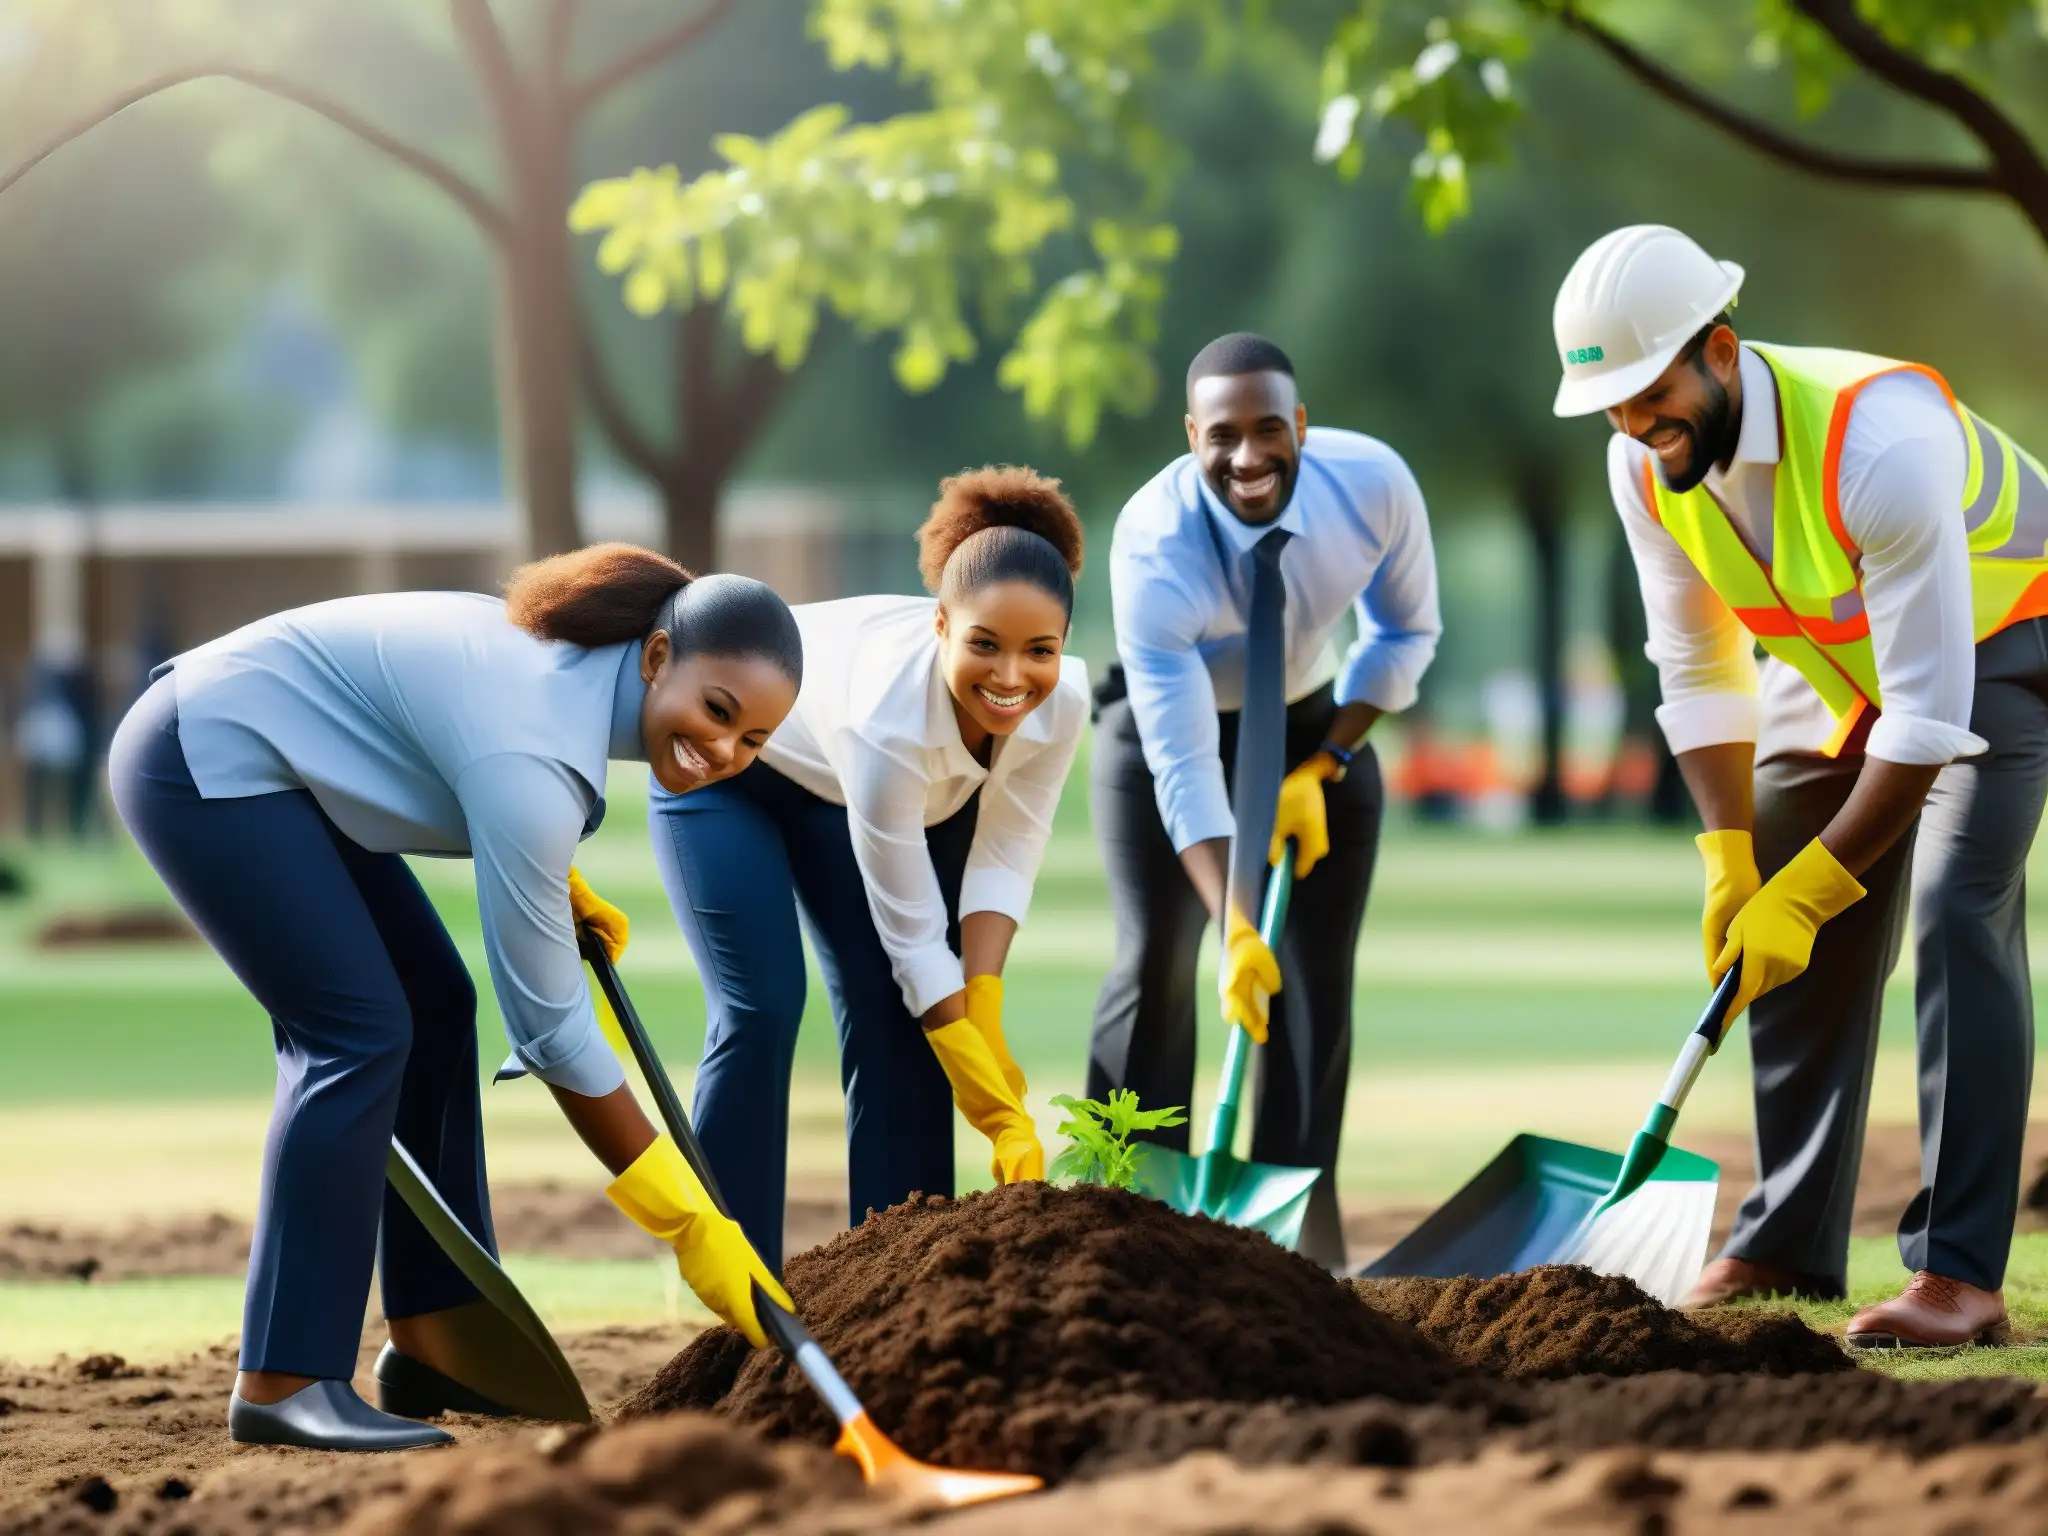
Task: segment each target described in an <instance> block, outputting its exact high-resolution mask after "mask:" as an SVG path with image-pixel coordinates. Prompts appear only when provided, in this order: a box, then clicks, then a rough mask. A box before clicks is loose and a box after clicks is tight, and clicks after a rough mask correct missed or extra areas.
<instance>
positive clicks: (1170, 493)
mask: <svg viewBox="0 0 2048 1536" xmlns="http://www.w3.org/2000/svg"><path fill="white" fill-rule="evenodd" d="M1187 432H1188V447H1189V450H1190V451H1189V452H1188V453H1187V454H1186V455H1184V456H1182V457H1181V458H1178V459H1176V460H1175V461H1174V462H1173V463H1171V464H1169V465H1168V466H1167V467H1166V468H1165V469H1163V470H1162V471H1160V473H1159V474H1158V475H1156V476H1154V477H1153V479H1152V480H1151V481H1150V482H1149V483H1148V484H1147V485H1145V486H1144V487H1143V488H1142V489H1141V490H1140V491H1139V492H1138V493H1137V494H1136V495H1135V496H1133V497H1132V498H1131V499H1130V501H1129V502H1127V503H1126V504H1125V506H1124V509H1123V512H1122V514H1121V515H1120V516H1119V517H1118V519H1117V524H1116V533H1115V536H1114V538H1113V540H1112V542H1111V546H1110V557H1109V558H1110V591H1111V597H1112V602H1113V605H1114V610H1115V618H1116V640H1117V655H1118V664H1117V665H1116V666H1115V667H1114V668H1112V669H1111V672H1110V675H1109V677H1108V678H1107V679H1106V680H1105V681H1104V683H1103V684H1102V685H1101V686H1100V687H1099V688H1098V690H1097V703H1098V706H1099V714H1098V720H1097V732H1096V744H1095V755H1094V761H1093V766H1092V769H1091V781H1092V782H1091V795H1092V803H1093V809H1094V821H1095V830H1096V836H1097V838H1098V840H1099V841H1100V843H1101V845H1102V852H1103V860H1104V864H1105V866H1106V867H1107V869H1108V873H1109V881H1110V893H1111V900H1112V903H1113V905H1114V909H1115V912H1116V923H1117V951H1116V959H1115V962H1114V964H1113V966H1112V969H1111V971H1110V974H1109V977H1108V980H1107V981H1106V982H1105V983H1104V985H1103V989H1102V995H1101V998H1100V1001H1099V1002H1098V1003H1097V1006H1096V1012H1095V1031H1094V1041H1093V1047H1092V1050H1091V1055H1090V1062H1089V1084H1088V1091H1089V1093H1090V1095H1091V1096H1093V1097H1096V1098H1100V1097H1102V1096H1103V1095H1104V1094H1105V1093H1107V1092H1109V1091H1111V1090H1113V1089H1118V1088H1131V1089H1135V1090H1136V1091H1137V1093H1138V1095H1139V1097H1140V1100H1141V1101H1142V1102H1143V1103H1145V1104H1147V1105H1153V1106H1159V1105H1168V1104H1186V1103H1188V1102H1190V1100H1191V1099H1192V1097H1193V1089H1194V1067H1195V1002H1196V989H1195V967H1196V960H1197V956H1198V952H1199V950H1200V947H1201V941H1202V933H1203V929H1204V926H1205V924H1206V923H1207V922H1208V921H1209V920H1210V919H1215V920H1216V921H1217V922H1218V923H1219V924H1221V923H1223V921H1224V894H1225V887H1226V883H1227V879H1228V871H1229V863H1230V846H1231V838H1232V835H1233V833H1234V831H1235V830H1236V826H1237V821H1236V817H1235V816H1234V815H1233V812H1232V806H1231V799H1230V789H1231V782H1232V777H1233V770H1232V767H1231V765H1232V764H1233V763H1234V760H1235V758H1236V754H1237V735H1238V722H1239V714H1240V711H1241V710H1243V708H1244V707H1245V705H1246V702H1247V701H1246V697H1245V693H1246V686H1247V676H1248V672H1249V673H1250V674H1251V675H1254V676H1256V675H1257V674H1258V672H1259V670H1260V668H1259V665H1258V663H1257V660H1256V659H1255V658H1252V659H1250V665H1249V666H1248V653H1250V652H1252V651H1254V650H1255V649H1256V647H1254V646H1251V645H1248V643H1247V639H1248V631H1249V630H1250V629H1251V628H1252V626H1253V622H1254V618H1255V614H1254V604H1253V602H1252V583H1253V575H1254V570H1253V568H1254V562H1255V558H1256V556H1255V552H1256V551H1263V552H1264V554H1265V556H1266V557H1268V558H1270V559H1274V560H1277V564H1278V572H1279V581H1278V586H1277V588H1276V589H1275V591H1274V595H1275V596H1276V597H1277V596H1279V594H1280V593H1281V592H1284V603H1283V604H1282V612H1281V614H1280V615H1277V616H1276V615H1270V614H1269V615H1267V616H1266V622H1269V623H1271V624H1272V625H1274V626H1275V627H1274V628H1273V629H1271V630H1270V631H1269V633H1271V634H1273V635H1274V636H1275V637H1276V640H1277V641H1278V642H1279V643H1280V645H1281V648H1282V655H1281V656H1280V657H1278V658H1274V659H1273V663H1272V665H1273V671H1272V672H1271V674H1270V675H1271V676H1276V677H1279V678H1281V679H1282V685H1281V686H1282V689H1283V691H1284V702H1285V709H1286V713H1285V720H1286V724H1285V738H1286V740H1285V765H1286V767H1287V768H1288V769H1289V770H1290V772H1289V773H1288V775H1287V778H1286V781H1285V783H1284V784H1283V786H1282V789H1281V793H1280V797H1279V805H1278V811H1277V823H1276V825H1275V845H1276V846H1277V845H1278V843H1279V842H1280V841H1281V840H1284V839H1285V838H1287V837H1290V836H1292V837H1294V838H1296V839H1297V841H1298V844H1299V848H1300V852H1299V855H1298V859H1297V871H1298V874H1299V876H1300V884H1299V887H1298V889H1297V891H1296V893H1295V899H1294V903H1293V908H1292V914H1291V916H1290V918H1289V920H1288V925H1287V929H1286V932H1285V934H1284V935H1283V937H1282V942H1281V945H1280V948H1279V953H1278V955H1277V957H1266V958H1264V959H1263V960H1261V959H1260V958H1259V956H1260V955H1263V946H1260V945H1259V944H1258V941H1257V938H1256V935H1249V936H1247V935H1243V934H1239V933H1229V934H1227V945H1226V954H1225V960H1224V973H1225V974H1224V977H1223V981H1224V987H1225V992H1226V999H1227V1001H1226V1008H1227V1009H1228V1008H1230V1007H1231V1004H1230V1003H1229V1001H1228V998H1229V997H1230V996H1231V995H1232V993H1233V990H1234V989H1235V990H1236V991H1239V992H1244V993H1258V994H1262V993H1263V992H1264V991H1270V990H1274V989H1272V988H1271V987H1270V985H1268V984H1267V981H1268V980H1269V979H1270V976H1271V975H1272V974H1273V973H1272V972H1270V971H1263V970H1260V969H1258V968H1259V967H1260V966H1261V965H1263V966H1267V967H1270V966H1271V965H1272V961H1273V959H1274V958H1277V960H1278V967H1277V975H1278V977H1279V980H1280V986H1279V988H1278V989H1277V995H1276V996H1274V997H1273V999H1272V1003H1271V1007H1270V1021H1269V1020H1268V1019H1267V1018H1266V1017H1265V1016H1264V1015H1265V1014H1266V1011H1267V1010H1266V1007H1265V1005H1264V1003H1263V1001H1262V999H1261V1000H1260V1001H1258V1002H1257V1003H1256V1005H1252V1004H1249V1003H1247V1004H1242V1005H1240V1006H1243V1007H1247V1008H1251V1007H1254V1006H1255V1011H1256V1013H1257V1015H1258V1016H1257V1017H1255V1018H1254V1017H1246V1019H1245V1022H1246V1023H1247V1027H1248V1028H1252V1030H1253V1034H1254V1037H1255V1038H1256V1037H1257V1035H1258V1034H1259V1033H1261V1032H1267V1034H1268V1038H1267V1047H1268V1048H1267V1049H1266V1050H1265V1051H1264V1052H1263V1053H1262V1055H1261V1059H1260V1066H1259V1073H1258V1081H1257V1085H1256V1089H1255V1093H1254V1106H1255V1120H1254V1125H1253V1135H1252V1157H1253V1158H1254V1159H1255V1160H1257V1161H1260V1162H1267V1163H1277V1164H1288V1165H1294V1166H1300V1167H1319V1168H1322V1169H1323V1170H1324V1177H1323V1179H1322V1180H1321V1181H1320V1182H1319V1183H1318V1184H1317V1186H1316V1189H1315V1192H1314V1194H1313V1195H1312V1197H1311V1200H1310V1204H1309V1211H1308V1216H1307V1220H1306V1222H1305V1224H1304V1226H1303V1230H1302V1237H1301V1244H1300V1246H1301V1249H1302V1251H1303V1252H1304V1253H1307V1254H1309V1255H1310V1256H1311V1257H1313V1258H1315V1259H1317V1260H1318V1261H1319V1262H1322V1263H1325V1264H1328V1265H1331V1266H1332V1267H1338V1266H1341V1265H1342V1263H1343V1261H1344V1238H1343V1230H1342V1224H1341V1221H1340V1219H1339V1215H1338V1209H1337V1197H1336V1177H1335V1169H1336V1158H1337V1143H1338V1137H1339V1134H1340V1130H1341V1126H1342V1123H1343V1116H1344V1093H1345V1086H1346V1081H1347V1078H1348V1075H1349V1070H1350V1056H1351V987H1352V965H1353V956H1354V954H1355V952H1356V950H1357V947H1358V931H1359V927H1360V925H1361V923H1362V922H1363V921H1364V917H1365V902H1366V894H1367V890H1368V888H1369V886H1370V884H1371V880H1372V867H1373V859H1374V855H1375V852H1376V850H1377V847H1378V842H1379V824H1380V807H1381V791H1380V779H1379V768H1378V764H1377V763H1376V761H1375V760H1374V758H1373V755H1372V751H1371V749H1370V748H1369V747H1367V746H1366V745H1365V744H1364V739H1365V735H1366V732H1367V730H1368V729H1369V728H1370V726H1371V725H1372V723H1373V721H1374V720H1376V719H1378V718H1379V716H1380V715H1381V714H1384V713H1388V712H1392V711H1396V710H1401V709H1405V708H1407V707H1408V706H1409V705H1410V704H1412V703H1413V702H1414V701H1415V696H1416V690H1417V686H1418V684H1419V683H1420V681H1421V678H1422V674H1423V672H1424V671H1425V670H1426V669H1427V668H1428V666H1429V663H1430V660H1431V658H1432V657H1433V656H1434V655H1435V653H1436V644H1437V637H1438V635H1439V633H1440V632H1441V629H1442V625H1441V622H1440V620H1439V618H1438V615H1437V585H1436V557H1435V553H1434V551H1433V549H1432V548H1431V545H1430V538H1429V519H1428V514H1427V512H1426V511H1425V509H1424V506H1423V501H1422V493H1421V491H1420V489H1419V488H1418V487H1417V485H1416V482H1415V477H1414V476H1413V475H1412V474H1411V473H1410V472H1409V470H1408V467H1407V465H1406V464H1405V463H1403V462H1402V460H1401V458H1400V456H1399V455H1398V454H1396V453H1395V452H1394V451H1393V450H1392V449H1391V448H1389V447H1387V446H1386V445H1385V444H1384V443H1381V442H1378V441H1376V440H1375V439H1373V438H1370V437H1366V436H1363V435H1361V434H1359V433H1355V432H1346V431H1340V430H1336V429H1332V428H1328V427H1318V428H1317V429H1315V431H1314V432H1313V433H1311V432H1310V431H1309V429H1308V415H1307V411H1306V409H1305V408H1304V407H1303V406H1302V404H1301V402H1300V399H1299V397H1298V394H1297V392H1296V387H1295V380H1294V369H1293V366H1292V364H1291V363H1290V362H1289V361H1288V359H1287V356H1286V354H1285V353H1284V352H1282V351H1281V350H1280V349H1279V348H1278V347H1277V346H1275V345H1273V343H1271V342H1270V341H1266V340H1265V339H1264V338H1261V337H1257V336H1252V335H1249V334H1245V333H1235V334H1232V335H1229V336H1224V337H1220V338H1218V339H1217V340H1216V341H1214V342H1212V343H1210V344H1209V346H1208V347H1206V348H1204V349H1203V350H1202V352H1201V353H1200V354H1198V355H1197V356H1196V358H1195V360H1194V362H1193V363H1192V364H1191V365H1190V366H1189V369H1188V415H1187ZM1275 551H1277V554H1276V553H1275ZM1347 611H1354V612H1355V613H1356V616H1357V623H1358V637H1357V640H1356V641H1355V643H1354V644H1352V646H1351V647H1350V648H1349V650H1348V651H1346V652H1345V653H1344V655H1343V656H1342V657H1341V659H1340V657H1339V655H1338V653H1337V647H1336V640H1337V630H1338V628H1339V626H1340V625H1341V624H1342V622H1343V619H1344V615H1345V613H1346V612H1347ZM1270 702H1271V701H1268V703H1269V704H1270ZM1241 809H1242V808H1241ZM1266 814H1267V813H1266V811H1265V809H1264V808H1263V807H1257V808H1250V809H1249V810H1248V812H1247V817H1248V821H1250V822H1251V823H1252V824H1253V825H1254V826H1256V825H1258V823H1259V822H1261V821H1262V820H1263V818H1264V816H1265V815H1266ZM1252 951H1257V954H1251V953H1250V952H1252ZM1246 977H1250V978H1251V979H1250V980H1249V981H1247V980H1246V979H1245V978H1246ZM1261 978H1265V979H1261ZM1158 1139H1159V1140H1160V1141H1162V1142H1163V1143H1166V1144H1169V1145H1175V1146H1178V1147H1181V1148H1185V1146H1186V1145H1187V1130H1186V1128H1185V1127H1182V1128H1179V1129H1178V1130H1176V1131H1171V1132H1162V1133H1160V1134H1159V1138H1158Z"/></svg>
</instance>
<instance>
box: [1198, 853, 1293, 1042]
mask: <svg viewBox="0 0 2048 1536" xmlns="http://www.w3.org/2000/svg"><path fill="white" fill-rule="evenodd" d="M1295 867H1296V869H1297V871H1298V870H1299V869H1300V866H1299V865H1298V864H1297V865H1296V866H1295ZM1217 983H1218V986H1219V989H1220V990H1221V991H1222V993H1223V1022H1224V1023H1226V1024H1240V1025H1242V1026H1243V1027H1244V1031H1245V1033H1246V1034H1248V1035H1250V1036H1251V1037H1252V1040H1253V1043H1255V1044H1258V1045H1264V1044H1265V1043H1266V1019H1267V1016H1268V1014H1269V1012H1270V1006H1271V1002H1272V998H1273V994H1274V993H1276V992H1278V991H1279V990H1280V962H1279V961H1278V960H1276V959H1275V958H1274V957H1273V951H1272V950H1270V949H1268V948H1266V941H1265V940H1264V939H1262V938H1260V937H1259V930H1258V929H1256V928H1254V927H1253V926H1252V925H1251V923H1250V922H1249V921H1248V920H1247V919H1246V918H1245V916H1244V914H1243V913H1241V912H1237V911H1233V912H1232V913H1231V914H1230V921H1229V923H1228V924H1227V925H1226V926H1225V928H1224V935H1223V964H1222V967H1221V970H1220V972H1219V974H1218V976H1217Z"/></svg>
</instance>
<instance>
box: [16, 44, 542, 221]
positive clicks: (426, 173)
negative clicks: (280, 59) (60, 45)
mask: <svg viewBox="0 0 2048 1536" xmlns="http://www.w3.org/2000/svg"><path fill="white" fill-rule="evenodd" d="M195 80H233V81H236V82H237V83H239V84H241V85H246V86H248V87H249V88H250V89H251V90H256V91H261V92H263V93H264V94H265V95H268V96H274V97H276V98H278V99H279V100H280V101H288V102H291V103H292V104H293V105H295V106H300V107H304V108H305V109H306V110H307V111H308V112H312V113H314V114H316V115H318V116H320V117H324V118H326V119H327V121H328V122H330V123H332V124H334V125H335V126H336V127H337V128H340V129H341V130H343V131H344V132H346V133H349V134H352V135H354V136H355V137H356V138H357V139H360V140H361V141H362V142H363V143H365V144H368V145H369V146H370V147H371V148H372V149H378V150H382V151H383V152H384V153H385V154H386V155H388V156H390V157H391V158H392V159H393V160H396V161H397V162H398V163H399V164H400V165H403V166H404V167H406V169H408V170H410V171H413V172H414V173H415V174H417V175H419V176H420V177H422V178H424V179H425V180H427V181H429V182H431V183H433V184H434V185H435V186H437V187H439V188H440V189H441V190H442V191H443V192H445V193H447V194H448V196H449V197H450V198H451V199H453V200H454V202H455V204H456V206H458V207H459V208H461V209H462V211H463V212H465V213H467V214H468V215H469V216H470V218H471V219H472V220H474V221H475V223H476V225H477V227H478V228H479V229H481V230H482V231H483V232H484V234H485V235H487V236H489V237H490V238H491V239H492V240H494V241H497V242H500V243H502V242H503V241H504V239H505V235H506V231H507V220H506V216H505V213H504V210H502V209H501V208H499V207H498V205H497V204H496V203H494V202H493V201H492V200H491V198H490V196H489V194H488V193H486V192H485V191H484V190H483V189H482V188H481V187H479V186H478V185H477V184H476V183H475V182H473V181H471V180H470V179H469V178H468V177H466V176H464V175H463V174H462V173H461V172H460V171H458V170H456V169H455V168H454V167H453V166H451V165H449V164H448V163H447V162H446V161H444V160H440V159H438V158H436V157H435V156H433V155H431V154H429V153H428V152H427V151H425V150H423V149H420V148H418V147H417V146H415V145H411V144H408V143H406V142H405V141H404V140H403V139H399V138H396V137H394V136H393V135H391V134H388V133H386V132H385V131H384V130H383V129H381V128H379V127H377V126H376V125H375V124H374V123H371V122H370V121H369V120H368V119H366V118H364V117H361V116H359V115H358V114H357V113H356V112H354V111H353V110H352V109H350V108H349V107H346V106H344V105H342V104H341V103H340V102H339V101H336V100H335V99H334V98H332V97H330V96H327V95H325V94H323V93H321V92H319V91H316V90H314V89H313V88H312V87H311V86H307V85H302V84H300V83H299V82H298V81H295V80H289V79H286V78H285V77H284V76H282V75H275V74H271V73H269V72H268V71H265V70H257V69H248V68H245V67H243V66H242V65H239V64H199V65H194V66H192V67H191V68H187V69H178V70H171V71H169V72H167V73H165V74H161V75H157V76H156V77H154V78H153V79H149V80H145V81H143V82H141V83H140V84H138V85H135V86H131V87H130V88H129V89H127V90H126V91H123V92H122V93H121V94H120V95H118V96H116V97H114V98H112V99H111V100H109V101H105V102H102V103H101V104H100V105H99V106H97V107H95V108H93V109H92V110H91V111H90V112H87V113H86V114H85V115H84V116H82V117H80V118H77V119H76V120H74V121H73V122H71V123H69V124H67V125H66V126H64V127H62V128H60V129H58V130H57V131H56V132H55V133H53V134H52V135H50V137H49V138H47V139H45V140H44V141H43V142H42V143H41V144H40V145H38V146H37V147H36V148H35V149H33V150H31V151H30V152H29V153H28V154H27V155H26V156H25V157H24V158H23V159H22V160H21V161H20V162H18V163H17V164H16V165H14V166H13V167H11V168H10V169H8V170H6V171H4V172H0V192H5V191H6V190H7V189H8V188H9V187H12V186H13V185H14V184H15V183H16V182H17V181H20V180H21V179H22V177H24V176H26V175H27V174H28V173H29V172H30V171H32V170H34V169H35V168H36V167H37V166H38V165H41V164H42V163H43V162H44V161H45V160H47V159H49V158H50V156H52V155H54V154H55V153H57V151H58V150H60V149H62V148H63V147H64V146H65V145H67V144H69V143H71V142H73V141H74V140H76V139H81V138H83V137H84V136H85V135H86V134H88V133H90V132H92V130H93V129H95V128H97V127H98V126H99V125H100V124H101V123H104V122H106V121H107V120H108V119H109V118H112V117H115V116H118V115H119V114H120V113H122V112H125V111H126V110H127V109H128V108H130V107H132V106H134V105H136V104H137V103H138V102H143V101H147V100H148V99H149V98H150V97H152V96H157V95H161V94H162V93H163V92H165V91H168V90H171V89H173V88H175V87H177V86H180V85H187V84H190V83H191V82H192V81H195Z"/></svg>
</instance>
